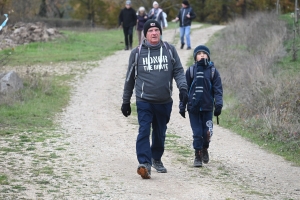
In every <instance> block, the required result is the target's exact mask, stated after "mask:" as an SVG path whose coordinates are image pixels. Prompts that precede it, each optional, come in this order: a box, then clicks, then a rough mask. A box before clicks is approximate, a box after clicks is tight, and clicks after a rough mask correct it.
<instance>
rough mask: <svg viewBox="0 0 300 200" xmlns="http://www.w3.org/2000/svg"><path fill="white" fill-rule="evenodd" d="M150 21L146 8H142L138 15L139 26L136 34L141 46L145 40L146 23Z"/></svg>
mask: <svg viewBox="0 0 300 200" xmlns="http://www.w3.org/2000/svg"><path fill="white" fill-rule="evenodd" d="M147 20H148V16H147V14H146V12H145V8H144V7H140V8H139V11H138V15H137V26H136V32H137V35H138V40H139V45H140V44H141V41H142V40H143V39H144V36H143V28H144V24H145V22H146V21H147Z"/></svg>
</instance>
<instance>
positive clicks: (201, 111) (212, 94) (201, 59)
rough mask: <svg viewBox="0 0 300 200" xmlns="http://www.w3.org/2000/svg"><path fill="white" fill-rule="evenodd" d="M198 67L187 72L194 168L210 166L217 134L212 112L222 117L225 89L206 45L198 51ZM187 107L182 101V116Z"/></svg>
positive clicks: (195, 54) (198, 48) (196, 50)
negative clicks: (210, 147)
mask: <svg viewBox="0 0 300 200" xmlns="http://www.w3.org/2000/svg"><path fill="white" fill-rule="evenodd" d="M193 55H194V60H195V64H194V65H193V66H191V67H189V69H188V70H187V71H186V75H185V76H186V80H187V84H188V103H187V110H188V113H189V118H190V124H191V127H192V130H193V147H194V149H195V160H194V167H202V161H203V163H208V161H209V155H208V151H207V149H208V147H209V142H210V137H211V136H212V134H213V123H212V111H213V107H214V106H215V110H214V116H219V115H220V114H221V110H222V107H223V89H222V82H221V77H220V74H219V72H218V71H217V70H216V68H215V66H214V63H213V62H212V61H211V60H210V51H209V49H208V48H207V47H206V46H204V45H199V46H198V47H196V48H195V50H194V53H193ZM185 107H186V105H184V103H183V102H180V106H179V108H180V114H181V115H182V117H185Z"/></svg>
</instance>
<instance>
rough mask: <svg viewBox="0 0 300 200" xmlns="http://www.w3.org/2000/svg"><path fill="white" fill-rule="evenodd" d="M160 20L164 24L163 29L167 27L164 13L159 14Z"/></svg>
mask: <svg viewBox="0 0 300 200" xmlns="http://www.w3.org/2000/svg"><path fill="white" fill-rule="evenodd" d="M159 19H160V21H161V23H162V27H163V28H164V27H166V24H165V18H164V15H163V11H161V12H160V14H159Z"/></svg>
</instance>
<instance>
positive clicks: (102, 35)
mask: <svg viewBox="0 0 300 200" xmlns="http://www.w3.org/2000/svg"><path fill="white" fill-rule="evenodd" d="M62 33H63V37H62V38H60V39H57V40H55V41H52V42H36V43H30V44H27V45H22V46H17V47H15V48H14V49H6V50H3V51H0V58H1V57H3V56H6V55H8V63H7V65H11V66H18V65H35V64H51V63H57V62H70V61H81V62H85V61H96V60H100V59H102V58H103V57H105V56H108V55H111V54H112V53H113V52H115V51H117V50H120V49H123V48H124V44H123V40H124V39H123V31H121V30H107V31H100V30H99V31H87V32H75V31H69V30H68V31H67V30H66V31H62Z"/></svg>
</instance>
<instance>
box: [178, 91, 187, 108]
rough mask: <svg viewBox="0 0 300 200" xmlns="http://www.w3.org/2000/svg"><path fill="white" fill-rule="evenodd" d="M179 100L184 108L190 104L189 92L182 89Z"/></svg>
mask: <svg viewBox="0 0 300 200" xmlns="http://www.w3.org/2000/svg"><path fill="white" fill-rule="evenodd" d="M179 100H180V102H182V103H183V105H184V106H185V105H186V104H187V102H188V93H187V90H185V89H180V91H179Z"/></svg>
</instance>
